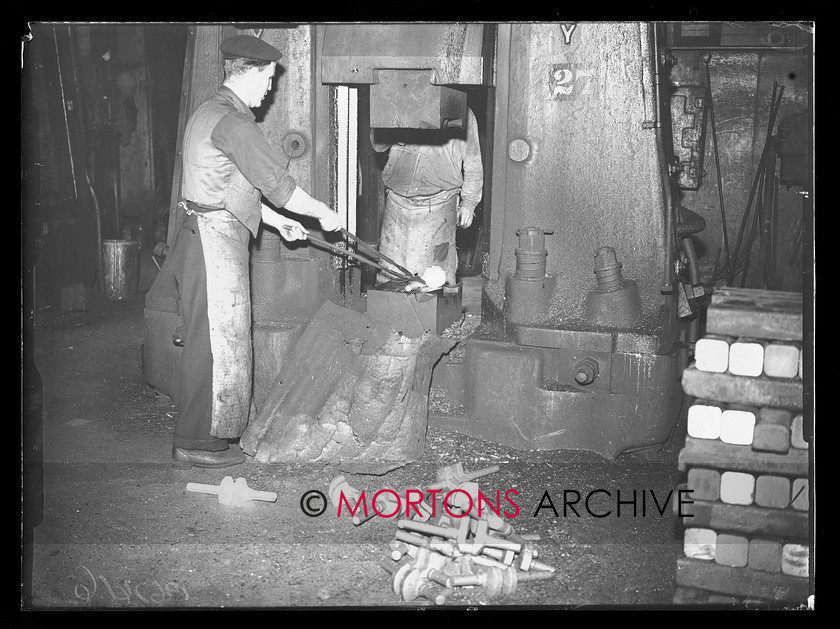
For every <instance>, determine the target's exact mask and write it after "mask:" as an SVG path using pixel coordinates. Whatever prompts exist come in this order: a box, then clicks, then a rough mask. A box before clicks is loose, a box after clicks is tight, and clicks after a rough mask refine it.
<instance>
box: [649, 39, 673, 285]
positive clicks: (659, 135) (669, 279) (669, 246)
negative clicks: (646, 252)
mask: <svg viewBox="0 0 840 629" xmlns="http://www.w3.org/2000/svg"><path fill="white" fill-rule="evenodd" d="M648 29H650V32H651V42H652V47H653V50H652V55H653V91H654V94H653V98H654V102H655V103H656V107H655V116H656V120H655V122H654V132H655V133H656V152H657V159H658V161H659V171H660V176H661V177H662V184H663V190H662V191H663V199H664V202H665V264H664V268H663V277H662V285H661V286H660V291H661V292H663V293H670V292H672V291H673V290H674V280H673V274H674V269H673V266H674V251H673V248H674V223H675V221H674V220H673V212H674V207H673V205H674V204H673V196H672V190H671V176H670V174H669V172H668V160H667V157H666V154H665V139H664V137H663V130H662V89H661V85H660V81H661V78H660V73H659V53H660V45H659V30H658V28H657V25H656V24H649V25H648Z"/></svg>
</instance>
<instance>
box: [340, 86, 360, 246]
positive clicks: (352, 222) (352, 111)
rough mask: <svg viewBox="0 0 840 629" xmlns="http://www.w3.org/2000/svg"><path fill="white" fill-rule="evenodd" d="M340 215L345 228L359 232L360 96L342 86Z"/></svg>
mask: <svg viewBox="0 0 840 629" xmlns="http://www.w3.org/2000/svg"><path fill="white" fill-rule="evenodd" d="M336 92H337V96H338V213H339V215H340V217H341V226H342V227H343V228H345V229H346V230H347V231H349V232H350V233H353V234H355V233H356V193H357V187H358V182H359V176H358V172H359V155H358V151H359V137H358V136H359V111H358V107H359V95H358V90H357V89H356V88H355V87H348V86H346V85H339V86H338V87H337V88H336Z"/></svg>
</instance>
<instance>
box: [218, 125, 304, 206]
mask: <svg viewBox="0 0 840 629" xmlns="http://www.w3.org/2000/svg"><path fill="white" fill-rule="evenodd" d="M210 139H211V141H212V142H213V144H214V146H216V148H218V149H219V150H220V151H222V152H223V153H224V154H225V155H227V157H228V158H229V159H230V161H232V162H233V163H234V164H236V167H237V168H239V170H240V171H242V174H243V175H244V176H245V178H246V179H247V180H248V181H249V182H250V183H251V185H252V186H254V187H255V188H256V189H257V190H259V191H260V192H261V193H262V195H263V196H264V197H265V198H266V199H268V200H269V201H270V202H271V203H272V204H273V205H275V206H276V207H284V206H285V205H286V203H288V201H289V199H290V198H291V196H292V193H293V192H294V191H295V187H296V186H297V183H296V182H295V179H294V177H292V176H291V175H290V174H289V172H288V171H287V170H286V169H285V167H284V166H283V162H282V161H281V158H280V156H279V155H278V154H277V152H276V151H275V150H274V149H272V148H271V146H270V145H269V144H268V142H267V141H266V139H265V136H264V135H263V134H262V131H260V129H259V127H258V126H257V125H256V124H255V123H254V122H253V121H252V120H248V118H247V116H245V115H244V114H228V115H226V116H223V117H222V118H221V120H219V122H218V124H216V126H215V128H214V129H213V133H212V135H211V136H210Z"/></svg>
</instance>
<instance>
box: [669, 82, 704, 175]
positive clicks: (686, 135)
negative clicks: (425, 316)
mask: <svg viewBox="0 0 840 629" xmlns="http://www.w3.org/2000/svg"><path fill="white" fill-rule="evenodd" d="M706 104H707V103H706V88H705V87H704V86H701V85H682V86H680V87H677V88H675V89H674V90H673V91H672V92H671V131H672V134H673V146H674V155H675V157H676V158H677V160H678V161H679V165H680V171H679V179H678V183H679V186H680V188H681V189H683V190H697V189H698V188H699V187H700V184H701V183H702V182H703V154H704V153H705V150H704V146H705V138H706Z"/></svg>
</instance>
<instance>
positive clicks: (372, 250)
mask: <svg viewBox="0 0 840 629" xmlns="http://www.w3.org/2000/svg"><path fill="white" fill-rule="evenodd" d="M341 233H342V234H344V235H345V236H347V237H348V238H352V239H353V240H355V241H356V244H357V245H358V246H359V247H361V248H362V249H363V250H365V251H366V252H367V253H368V254H369V255H370V256H372V257H375V258H379V259H381V260H384V261H385V262H387V263H388V264H393V265H394V266H395V267H397V268H398V269H399V270H400V271H402V272H403V273H404V274H405V277H406V278H408V279H409V281H410V282H421V283H422V284H423V285H425V284H426V280H424V279H423V278H422V277H420V276H419V275H417V274H416V273H412V272H411V271H409V270H408V269H407V268H405V267H404V266H402V265H400V264H398V263H397V261H396V260H392V259H391V258H389V257H388V256H386V255H385V254H384V253H382V252H381V251H379V249H377V248H376V247H374V246H373V245H369V244H368V243H366V242H365V241H364V240H362V239H361V238H359V237H358V236H356V235H355V234H351V233H350V232H349V231H347V230H346V229H344V228H343V227H342V228H341Z"/></svg>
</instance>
